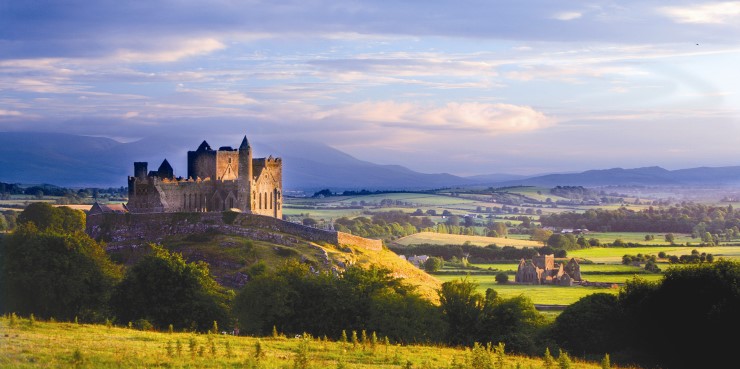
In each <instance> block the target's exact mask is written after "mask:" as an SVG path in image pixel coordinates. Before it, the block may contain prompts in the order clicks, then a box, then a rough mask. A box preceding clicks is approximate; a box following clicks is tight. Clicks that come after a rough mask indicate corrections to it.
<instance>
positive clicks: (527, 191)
mask: <svg viewBox="0 0 740 369" xmlns="http://www.w3.org/2000/svg"><path fill="white" fill-rule="evenodd" d="M537 191H540V192H541V193H542V194H538V193H537ZM501 192H508V193H513V194H517V195H522V196H526V197H529V198H530V199H533V200H536V201H545V200H547V198H548V197H549V198H550V199H551V200H552V201H553V202H555V201H558V200H568V199H566V198H564V197H560V196H557V195H553V194H551V193H550V188H546V187H515V188H510V189H506V190H503V191H501Z"/></svg>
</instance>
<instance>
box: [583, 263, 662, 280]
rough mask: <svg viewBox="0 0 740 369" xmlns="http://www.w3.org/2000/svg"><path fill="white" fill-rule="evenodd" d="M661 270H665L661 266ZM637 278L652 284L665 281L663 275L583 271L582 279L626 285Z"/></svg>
mask: <svg viewBox="0 0 740 369" xmlns="http://www.w3.org/2000/svg"><path fill="white" fill-rule="evenodd" d="M661 268H663V267H662V266H661ZM635 276H637V277H639V278H640V279H644V280H647V281H650V282H658V281H662V280H663V274H662V273H658V274H655V273H649V274H647V273H641V274H632V275H630V274H588V273H583V271H581V277H582V278H583V279H585V280H587V281H589V282H603V283H625V282H626V281H628V280H632V278H634V277H635Z"/></svg>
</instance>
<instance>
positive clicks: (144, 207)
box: [126, 136, 283, 219]
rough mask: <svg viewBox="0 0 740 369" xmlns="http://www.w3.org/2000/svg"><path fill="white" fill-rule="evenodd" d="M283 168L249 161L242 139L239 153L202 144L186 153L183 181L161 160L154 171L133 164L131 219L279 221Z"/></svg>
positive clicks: (279, 164)
mask: <svg viewBox="0 0 740 369" xmlns="http://www.w3.org/2000/svg"><path fill="white" fill-rule="evenodd" d="M282 173H283V165H282V160H281V159H280V158H273V157H272V156H270V157H267V158H252V148H251V146H250V145H249V141H247V137H246V136H244V139H243V140H242V143H241V145H239V148H238V149H233V148H231V147H230V146H222V147H220V148H219V149H218V150H213V149H211V146H210V145H208V143H207V142H206V141H203V143H201V144H200V146H198V149H197V150H195V151H188V176H187V178H182V177H175V175H174V173H173V169H172V166H171V165H170V163H169V162H168V161H167V159H165V160H164V161H163V162H162V164H161V165H160V166H159V169H157V170H156V171H154V170H153V171H147V163H146V162H135V163H134V176H133V177H129V178H128V196H129V201H128V204H126V207H127V209H128V211H129V212H131V213H172V212H211V211H224V210H230V209H238V210H239V211H241V212H245V213H250V214H259V215H266V216H271V217H275V218H278V219H280V218H282V216H283V210H282V203H283V199H282V192H283V188H282V187H283V179H282V178H283V177H282Z"/></svg>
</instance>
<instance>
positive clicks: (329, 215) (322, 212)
mask: <svg viewBox="0 0 740 369" xmlns="http://www.w3.org/2000/svg"><path fill="white" fill-rule="evenodd" d="M301 214H304V217H305V218H309V217H310V218H314V219H325V220H329V219H337V218H341V217H348V218H354V217H358V216H361V215H363V214H362V209H331V208H320V209H308V208H294V207H292V206H290V205H287V204H286V205H285V206H283V215H287V216H295V217H297V216H300V215H301ZM306 214H308V216H305V215H306Z"/></svg>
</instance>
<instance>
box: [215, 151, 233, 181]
mask: <svg viewBox="0 0 740 369" xmlns="http://www.w3.org/2000/svg"><path fill="white" fill-rule="evenodd" d="M237 178H239V151H236V150H234V151H222V150H219V151H217V152H216V169H215V177H214V178H213V179H216V180H219V181H233V180H236V179H237Z"/></svg>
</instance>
